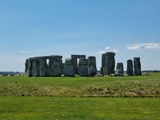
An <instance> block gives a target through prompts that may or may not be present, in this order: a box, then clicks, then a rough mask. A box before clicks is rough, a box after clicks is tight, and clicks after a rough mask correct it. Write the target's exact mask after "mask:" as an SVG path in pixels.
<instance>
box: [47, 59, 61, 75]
mask: <svg viewBox="0 0 160 120" xmlns="http://www.w3.org/2000/svg"><path fill="white" fill-rule="evenodd" d="M49 69H50V76H61V75H62V56H53V57H51V58H50V59H49Z"/></svg>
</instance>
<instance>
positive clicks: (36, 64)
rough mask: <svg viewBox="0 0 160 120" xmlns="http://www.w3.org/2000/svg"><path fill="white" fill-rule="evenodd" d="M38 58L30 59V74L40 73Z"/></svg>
mask: <svg viewBox="0 0 160 120" xmlns="http://www.w3.org/2000/svg"><path fill="white" fill-rule="evenodd" d="M39 65H40V64H39V60H36V59H35V60H32V76H33V77H38V76H39V73H40V66H39Z"/></svg>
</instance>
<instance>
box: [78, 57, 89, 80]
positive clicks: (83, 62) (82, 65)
mask: <svg viewBox="0 0 160 120" xmlns="http://www.w3.org/2000/svg"><path fill="white" fill-rule="evenodd" d="M78 71H79V76H84V77H86V76H88V60H87V59H85V58H81V59H79V64H78Z"/></svg>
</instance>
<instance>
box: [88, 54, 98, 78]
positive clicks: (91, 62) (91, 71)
mask: <svg viewBox="0 0 160 120" xmlns="http://www.w3.org/2000/svg"><path fill="white" fill-rule="evenodd" d="M96 74H97V67H96V58H95V57H94V56H90V57H88V76H95V75H96Z"/></svg>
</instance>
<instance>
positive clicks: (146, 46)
mask: <svg viewBox="0 0 160 120" xmlns="http://www.w3.org/2000/svg"><path fill="white" fill-rule="evenodd" d="M140 48H144V49H160V43H143V44H130V45H128V46H127V47H126V49H128V50H138V49H140Z"/></svg>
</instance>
